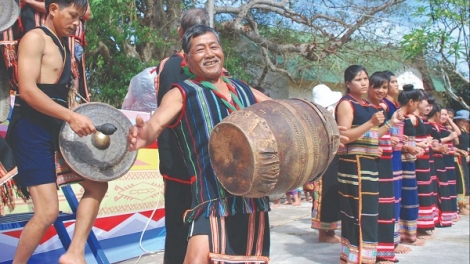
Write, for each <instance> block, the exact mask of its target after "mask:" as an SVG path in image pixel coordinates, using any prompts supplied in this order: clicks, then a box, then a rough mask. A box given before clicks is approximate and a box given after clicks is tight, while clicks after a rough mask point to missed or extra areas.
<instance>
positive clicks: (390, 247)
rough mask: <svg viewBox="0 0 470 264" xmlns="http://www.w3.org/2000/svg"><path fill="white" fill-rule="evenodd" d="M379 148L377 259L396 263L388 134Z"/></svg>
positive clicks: (392, 177)
mask: <svg viewBox="0 0 470 264" xmlns="http://www.w3.org/2000/svg"><path fill="white" fill-rule="evenodd" d="M379 147H380V148H382V150H383V152H382V155H381V156H380V159H379V160H378V162H377V167H378V172H379V211H378V212H379V216H378V217H379V220H378V223H379V226H378V244H377V259H378V260H388V261H393V262H396V261H397V259H396V258H395V244H394V231H395V210H394V208H395V192H394V175H393V165H392V153H393V150H392V142H391V141H390V133H386V134H385V135H383V136H382V137H381V138H380V139H379Z"/></svg>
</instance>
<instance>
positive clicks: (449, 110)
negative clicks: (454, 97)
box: [446, 107, 455, 114]
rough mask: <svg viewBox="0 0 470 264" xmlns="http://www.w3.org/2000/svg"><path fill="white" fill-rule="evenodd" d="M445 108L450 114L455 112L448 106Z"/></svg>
mask: <svg viewBox="0 0 470 264" xmlns="http://www.w3.org/2000/svg"><path fill="white" fill-rule="evenodd" d="M446 110H447V113H449V112H450V113H452V114H455V112H454V109H452V108H450V107H447V108H446Z"/></svg>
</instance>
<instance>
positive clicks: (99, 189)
mask: <svg viewBox="0 0 470 264" xmlns="http://www.w3.org/2000/svg"><path fill="white" fill-rule="evenodd" d="M81 185H82V186H83V188H84V189H85V192H84V193H83V196H82V199H81V200H80V203H79V205H78V209H77V221H76V222H75V232H74V234H73V238H72V243H70V247H69V249H68V250H67V252H65V254H64V255H62V256H61V257H60V259H59V263H61V264H69V263H70V264H71V263H74V264H75V263H86V262H85V243H86V240H87V238H88V235H89V234H90V230H91V228H92V227H93V223H94V222H95V220H96V216H97V215H98V210H99V208H100V203H101V200H103V197H104V195H105V194H106V191H107V190H108V183H107V182H93V181H89V180H85V181H83V182H82V183H81Z"/></svg>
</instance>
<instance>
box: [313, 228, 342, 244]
mask: <svg viewBox="0 0 470 264" xmlns="http://www.w3.org/2000/svg"><path fill="white" fill-rule="evenodd" d="M318 241H320V242H325V243H340V242H341V238H340V237H339V236H337V235H336V234H335V231H334V230H323V229H321V230H318Z"/></svg>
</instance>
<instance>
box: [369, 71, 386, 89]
mask: <svg viewBox="0 0 470 264" xmlns="http://www.w3.org/2000/svg"><path fill="white" fill-rule="evenodd" d="M388 82H389V79H388V77H387V75H385V73H383V72H374V73H373V74H372V75H371V76H370V77H369V87H372V88H374V89H377V88H380V86H382V85H383V84H384V83H387V84H388Z"/></svg>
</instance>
